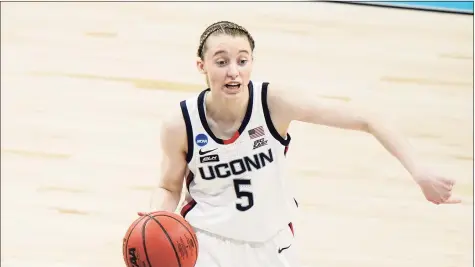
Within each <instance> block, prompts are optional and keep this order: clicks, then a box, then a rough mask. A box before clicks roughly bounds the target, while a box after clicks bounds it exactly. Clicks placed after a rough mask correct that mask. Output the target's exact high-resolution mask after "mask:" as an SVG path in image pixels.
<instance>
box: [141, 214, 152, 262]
mask: <svg viewBox="0 0 475 267" xmlns="http://www.w3.org/2000/svg"><path fill="white" fill-rule="evenodd" d="M149 221H150V218H148V220H147V221H145V222H144V223H143V226H142V242H143V251H144V252H145V258H146V259H147V263H148V266H150V267H152V264H151V263H150V259H149V258H148V253H147V246H146V243H145V227H146V226H147V223H148V222H149Z"/></svg>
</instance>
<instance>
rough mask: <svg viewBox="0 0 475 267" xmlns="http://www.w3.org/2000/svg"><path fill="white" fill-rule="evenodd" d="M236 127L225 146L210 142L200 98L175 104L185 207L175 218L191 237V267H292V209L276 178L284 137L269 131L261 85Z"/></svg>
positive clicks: (264, 86) (219, 141)
mask: <svg viewBox="0 0 475 267" xmlns="http://www.w3.org/2000/svg"><path fill="white" fill-rule="evenodd" d="M248 87H249V104H248V107H247V111H246V114H245V117H244V119H243V122H242V125H241V127H240V128H239V130H238V132H236V134H235V135H234V136H233V137H232V138H231V139H229V140H222V139H219V138H217V137H216V136H215V135H214V134H213V132H212V131H211V130H210V128H209V126H208V124H207V120H206V114H205V101H204V99H205V97H206V94H207V93H208V92H209V89H207V90H204V91H203V92H201V93H200V94H199V95H198V96H197V97H194V98H191V99H188V100H185V101H182V102H181V103H180V105H181V109H182V112H183V117H184V120H185V123H186V130H187V137H188V154H187V162H188V169H189V170H190V174H189V175H188V177H187V181H186V182H187V188H188V196H187V204H186V205H184V206H183V208H182V215H183V216H184V217H185V218H186V219H187V221H188V222H189V223H190V224H191V225H192V226H193V227H194V228H195V230H196V232H197V237H198V242H199V247H200V250H199V251H200V252H199V256H198V263H197V265H196V267H217V266H223V267H231V266H236V267H238V266H239V267H242V266H248V267H253V266H256V267H257V266H259V267H262V266H273V267H278V266H292V267H295V266H297V265H296V263H295V255H293V254H294V251H293V249H291V247H290V246H291V245H292V241H293V227H292V214H293V212H294V211H295V209H296V206H297V202H296V201H295V199H294V198H293V197H292V196H290V195H289V194H288V192H287V191H286V190H287V188H288V187H286V186H285V180H284V177H283V173H284V170H283V169H282V168H283V165H284V161H285V154H286V152H287V148H288V145H289V142H290V135H287V137H286V138H285V139H284V138H282V137H281V136H280V135H279V134H278V132H277V131H276V129H275V128H274V126H273V124H272V121H271V119H270V115H269V110H268V107H267V83H253V82H250V83H249V86H248Z"/></svg>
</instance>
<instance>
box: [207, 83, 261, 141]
mask: <svg viewBox="0 0 475 267" xmlns="http://www.w3.org/2000/svg"><path fill="white" fill-rule="evenodd" d="M247 87H248V89H249V101H248V103H247V109H246V114H245V115H244V118H243V120H242V123H241V126H240V127H239V130H238V132H237V134H238V136H239V135H241V134H242V132H243V131H244V129H246V126H247V124H248V123H249V121H250V120H251V114H252V105H253V102H254V87H253V85H252V82H251V81H249V84H248V86H247ZM209 91H210V89H209V88H208V89H206V90H204V91H203V92H201V93H200V95H199V96H198V113H199V115H200V120H201V124H202V125H203V128H204V129H205V131H206V133H207V134H208V135H209V136H210V137H211V138H212V139H213V140H214V141H215V142H216V143H218V144H221V145H224V144H228V143H229V142H228V140H223V139H220V138H218V137H216V136H215V135H214V133H213V131H211V129H210V128H209V125H208V121H207V120H206V115H205V105H204V100H205V94H206V92H209ZM234 138H236V135H235V136H234Z"/></svg>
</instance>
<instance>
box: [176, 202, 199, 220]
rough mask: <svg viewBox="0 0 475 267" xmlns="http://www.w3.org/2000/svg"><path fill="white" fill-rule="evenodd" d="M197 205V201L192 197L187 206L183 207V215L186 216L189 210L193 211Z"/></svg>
mask: <svg viewBox="0 0 475 267" xmlns="http://www.w3.org/2000/svg"><path fill="white" fill-rule="evenodd" d="M195 205H196V201H195V200H194V199H191V201H190V202H188V203H187V204H186V205H185V206H183V208H182V209H181V212H180V214H181V216H183V218H184V217H185V216H186V214H187V213H188V212H190V211H191V209H193V208H194V207H195Z"/></svg>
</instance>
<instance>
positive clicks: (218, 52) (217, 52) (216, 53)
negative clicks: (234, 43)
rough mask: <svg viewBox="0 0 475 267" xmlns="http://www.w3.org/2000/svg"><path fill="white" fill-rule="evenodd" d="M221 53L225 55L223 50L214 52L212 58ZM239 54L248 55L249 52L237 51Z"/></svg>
mask: <svg viewBox="0 0 475 267" xmlns="http://www.w3.org/2000/svg"><path fill="white" fill-rule="evenodd" d="M223 53H224V54H225V53H226V51H224V50H218V51H216V52H214V54H213V57H214V56H216V55H218V54H223ZM239 53H246V54H248V55H249V51H247V50H239Z"/></svg>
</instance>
